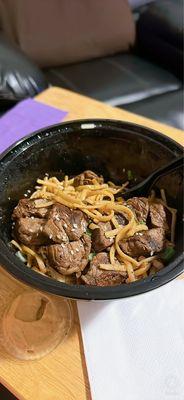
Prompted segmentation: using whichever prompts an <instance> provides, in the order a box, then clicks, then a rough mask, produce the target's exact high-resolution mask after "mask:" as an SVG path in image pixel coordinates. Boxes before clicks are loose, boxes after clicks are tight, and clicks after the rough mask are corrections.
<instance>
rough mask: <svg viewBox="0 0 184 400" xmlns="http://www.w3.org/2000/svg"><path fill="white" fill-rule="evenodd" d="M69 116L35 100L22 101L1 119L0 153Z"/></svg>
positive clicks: (65, 112)
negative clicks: (29, 135)
mask: <svg viewBox="0 0 184 400" xmlns="http://www.w3.org/2000/svg"><path fill="white" fill-rule="evenodd" d="M67 114H68V113H67V111H63V110H59V109H58V108H55V107H51V106H48V105H46V104H43V103H40V102H38V101H36V100H33V99H27V100H23V101H21V102H20V103H19V104H17V105H16V106H15V107H13V108H12V109H11V110H10V111H8V112H7V113H6V114H5V115H3V116H2V117H1V118H0V153H2V152H3V151H4V150H5V149H7V148H8V147H9V146H10V145H12V144H13V143H15V142H16V141H17V140H20V139H21V138H23V137H24V136H26V135H28V134H29V133H31V132H34V131H36V130H38V129H41V128H44V127H46V126H49V125H52V124H57V123H59V122H61V121H62V120H63V118H64V117H65V116H66V115H67Z"/></svg>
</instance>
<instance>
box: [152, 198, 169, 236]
mask: <svg viewBox="0 0 184 400" xmlns="http://www.w3.org/2000/svg"><path fill="white" fill-rule="evenodd" d="M150 218H151V224H152V226H153V227H154V228H163V229H164V230H165V231H168V230H169V227H168V224H167V217H166V211H165V207H164V206H163V204H157V203H155V204H151V205H150Z"/></svg>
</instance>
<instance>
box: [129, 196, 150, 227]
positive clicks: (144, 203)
mask: <svg viewBox="0 0 184 400" xmlns="http://www.w3.org/2000/svg"><path fill="white" fill-rule="evenodd" d="M127 205H128V206H129V207H130V209H132V211H133V212H134V213H135V216H136V218H137V221H138V222H146V220H147V216H148V212H149V204H148V199H146V197H132V199H129V200H128V201H127Z"/></svg>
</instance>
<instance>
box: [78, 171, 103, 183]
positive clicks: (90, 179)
mask: <svg viewBox="0 0 184 400" xmlns="http://www.w3.org/2000/svg"><path fill="white" fill-rule="evenodd" d="M94 179H95V181H97V182H98V183H100V184H101V183H103V182H104V179H103V177H102V176H98V175H97V174H95V172H93V171H90V170H87V171H84V172H82V173H81V174H80V175H77V176H76V177H75V178H74V186H83V185H92V184H93V183H94Z"/></svg>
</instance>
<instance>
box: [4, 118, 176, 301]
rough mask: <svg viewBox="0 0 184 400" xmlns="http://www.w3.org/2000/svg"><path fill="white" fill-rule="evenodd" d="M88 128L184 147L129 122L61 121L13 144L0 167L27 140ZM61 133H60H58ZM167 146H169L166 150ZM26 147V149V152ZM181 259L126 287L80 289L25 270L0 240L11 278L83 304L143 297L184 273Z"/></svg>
mask: <svg viewBox="0 0 184 400" xmlns="http://www.w3.org/2000/svg"><path fill="white" fill-rule="evenodd" d="M82 124H84V125H88V127H87V126H86V127H85V128H83V129H86V130H88V129H90V130H92V128H89V125H90V124H94V128H103V127H104V126H105V128H107V129H108V126H107V125H108V124H109V125H111V127H114V128H118V127H119V128H122V129H123V130H125V129H130V130H131V129H132V131H133V133H134V134H136V130H137V133H138V134H139V135H142V136H144V138H147V137H149V135H150V134H152V135H154V137H149V139H150V140H153V141H155V142H159V143H160V144H162V145H166V147H167V148H168V150H170V151H171V152H172V153H174V151H173V150H172V149H171V147H172V145H173V146H174V147H175V149H177V150H178V151H179V152H183V147H182V145H181V144H179V143H177V142H176V141H175V140H173V139H171V138H170V137H168V136H167V135H164V134H162V133H160V132H158V131H155V130H154V129H152V128H148V127H145V126H142V125H139V124H135V123H132V122H127V121H122V120H116V119H105V118H103V119H101V118H94V119H92V118H90V119H77V120H72V121H63V122H61V123H59V124H54V125H50V126H48V127H44V128H41V129H39V130H37V131H35V132H32V133H30V134H29V135H26V136H25V137H23V138H22V139H20V140H18V141H16V142H15V143H13V144H12V145H11V146H9V147H8V148H7V149H6V150H5V151H4V152H3V153H2V154H1V155H0V164H1V162H2V161H3V160H4V159H5V158H6V156H7V155H10V154H11V153H12V154H13V153H14V150H15V149H16V148H17V147H19V146H21V145H22V144H23V143H24V142H26V141H27V140H28V139H30V138H31V139H33V138H35V137H36V136H37V135H41V138H42V136H43V137H44V134H45V133H46V132H47V131H48V132H49V131H51V130H54V132H52V135H53V134H54V133H56V134H58V133H61V134H62V130H64V129H65V128H67V127H70V128H71V129H72V131H73V133H75V129H76V127H78V128H80V129H81V125H82ZM58 130H61V132H58ZM47 136H48V137H49V135H47ZM168 145H170V146H168ZM28 147H29V144H28V145H27V147H26V149H27V148H28ZM183 260H184V256H183V254H180V255H179V256H178V257H177V258H176V259H175V260H173V261H172V262H171V263H169V265H167V266H166V267H165V268H164V269H163V270H161V271H159V272H158V273H157V274H156V275H154V276H152V277H151V276H150V277H148V278H145V279H141V280H140V281H136V282H133V283H131V284H129V285H127V284H121V285H117V286H107V287H96V286H83V285H68V284H65V283H62V282H59V281H57V280H54V279H51V278H49V277H46V276H44V275H41V274H39V273H38V272H35V271H33V270H31V269H29V268H28V267H27V266H25V265H24V263H22V262H21V261H20V260H19V259H18V258H17V257H16V256H15V255H14V254H13V253H12V252H11V250H9V249H8V248H7V246H6V245H5V244H4V242H3V241H2V240H1V239H0V262H1V263H2V267H3V269H5V270H6V271H7V272H9V273H10V274H11V275H13V276H14V278H16V279H18V280H20V281H22V282H23V283H25V284H28V285H29V286H32V287H33V288H35V289H38V290H41V291H45V292H47V293H52V294H55V295H59V296H64V297H69V298H73V299H85V300H92V299H93V300H110V299H118V298H125V297H129V296H134V295H138V294H143V293H145V292H148V291H150V290H153V289H156V288H158V287H160V286H162V285H164V284H166V283H168V282H170V281H171V280H172V279H174V278H176V277H177V276H178V275H180V274H181V273H182V272H183V271H184V261H183Z"/></svg>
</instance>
